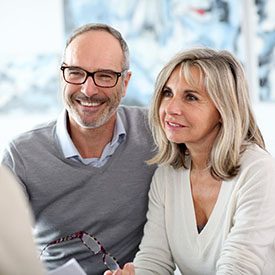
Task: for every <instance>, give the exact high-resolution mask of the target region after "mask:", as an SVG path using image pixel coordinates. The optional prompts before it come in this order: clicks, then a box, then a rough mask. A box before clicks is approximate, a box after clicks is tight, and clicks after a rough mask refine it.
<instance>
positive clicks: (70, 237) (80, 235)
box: [40, 231, 120, 271]
mask: <svg viewBox="0 0 275 275" xmlns="http://www.w3.org/2000/svg"><path fill="white" fill-rule="evenodd" d="M84 235H87V236H89V237H90V238H91V239H92V240H93V241H94V242H95V243H97V245H98V247H99V250H98V251H97V252H95V251H93V250H92V249H91V248H90V247H89V246H88V245H87V244H86V243H85V241H84V240H83V236H84ZM77 238H79V239H80V240H81V242H82V243H83V244H84V245H85V246H86V247H87V248H88V249H89V250H90V251H92V252H93V253H94V254H95V255H97V254H99V252H101V253H102V260H103V263H104V265H105V266H106V267H107V268H108V269H110V270H111V271H115V270H117V269H118V268H120V267H119V264H118V262H117V260H116V258H115V257H113V256H111V255H110V254H109V253H108V252H107V251H106V250H105V248H104V247H103V245H102V244H101V243H100V242H99V241H98V240H97V238H95V237H94V236H93V235H91V234H89V233H87V232H86V231H77V232H75V233H73V234H70V235H67V236H65V237H62V238H59V239H56V240H54V241H51V242H50V243H48V244H47V245H46V246H45V247H44V248H43V249H42V250H41V253H40V257H41V256H42V255H43V253H44V251H45V250H46V249H47V248H48V247H49V246H51V245H54V244H59V243H62V242H65V241H70V240H74V239H77ZM107 257H109V258H110V259H111V260H112V261H113V263H114V265H115V266H116V268H113V267H112V266H111V265H108V263H107V261H106V258H107Z"/></svg>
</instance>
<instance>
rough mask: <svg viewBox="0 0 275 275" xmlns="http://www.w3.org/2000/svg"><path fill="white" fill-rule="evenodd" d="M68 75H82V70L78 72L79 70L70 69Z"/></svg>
mask: <svg viewBox="0 0 275 275" xmlns="http://www.w3.org/2000/svg"><path fill="white" fill-rule="evenodd" d="M69 75H71V76H78V75H79V76H82V75H83V72H80V71H77V70H70V71H69Z"/></svg>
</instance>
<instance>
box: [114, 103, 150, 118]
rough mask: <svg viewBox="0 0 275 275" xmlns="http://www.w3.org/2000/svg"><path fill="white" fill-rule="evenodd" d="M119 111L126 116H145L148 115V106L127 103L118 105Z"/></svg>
mask: <svg viewBox="0 0 275 275" xmlns="http://www.w3.org/2000/svg"><path fill="white" fill-rule="evenodd" d="M118 112H119V113H121V114H125V115H127V116H130V117H133V116H143V117H144V116H146V117H147V115H148V108H147V107H142V106H129V105H120V106H119V110H118Z"/></svg>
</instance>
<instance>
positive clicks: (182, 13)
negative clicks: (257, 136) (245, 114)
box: [0, 0, 275, 156]
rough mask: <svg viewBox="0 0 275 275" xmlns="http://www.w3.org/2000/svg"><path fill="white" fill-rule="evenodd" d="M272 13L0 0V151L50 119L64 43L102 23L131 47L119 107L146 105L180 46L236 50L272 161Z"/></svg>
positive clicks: (239, 4)
mask: <svg viewBox="0 0 275 275" xmlns="http://www.w3.org/2000/svg"><path fill="white" fill-rule="evenodd" d="M274 14H275V2H274V1H272V0H242V1H238V0H228V1H226V0H197V1H196V0H77V1H75V0H47V1H43V0H25V1H21V0H9V1H4V0H0V34H1V46H0V48H1V51H0V126H1V129H2V131H1V134H0V150H2V149H3V147H4V146H5V144H6V142H7V141H8V140H10V139H11V138H12V137H13V136H15V135H17V134H18V133H20V132H22V131H25V130H26V129H29V128H31V127H33V126H34V125H35V124H38V123H41V122H44V121H47V120H49V119H52V118H55V117H56V115H57V114H58V112H59V111H60V109H61V106H62V103H61V99H60V91H59V66H60V62H61V57H62V51H63V46H64V43H65V39H66V37H67V35H68V34H69V33H70V32H71V31H72V30H73V29H74V28H76V27H78V26H80V25H81V24H84V23H88V22H103V23H108V24H111V25H113V26H114V27H115V28H117V29H118V30H120V31H121V32H122V34H123V36H124V37H125V39H126V40H127V42H128V44H129V48H130V54H131V70H132V72H133V77H132V79H131V83H130V86H129V90H128V94H127V96H126V98H125V100H124V103H125V104H134V105H145V106H146V105H148V103H149V102H150V98H151V95H152V91H153V86H154V80H155V78H156V76H157V73H158V72H159V70H160V69H161V67H162V66H163V64H164V63H165V62H166V61H167V60H168V59H169V58H170V57H171V56H172V55H174V54H175V53H176V52H177V51H179V50H181V49H184V48H189V47H192V46H202V45H204V46H209V47H213V48H217V49H227V50H230V51H232V52H233V53H235V54H236V55H237V56H238V57H239V58H240V60H241V61H242V63H243V64H244V66H245V69H246V72H247V77H248V80H249V86H250V91H251V99H252V102H253V107H254V110H255V113H256V118H257V119H258V123H259V125H260V128H261V130H262V132H263V134H264V137H265V140H266V143H267V148H268V149H269V151H270V152H271V153H272V154H273V155H274V156H275V127H274V126H272V125H273V123H272V120H273V117H275V106H274V104H275V57H274V54H275V52H274V49H275V47H274V45H275V20H274ZM232 134H233V133H232Z"/></svg>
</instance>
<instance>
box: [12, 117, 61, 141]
mask: <svg viewBox="0 0 275 275" xmlns="http://www.w3.org/2000/svg"><path fill="white" fill-rule="evenodd" d="M55 125H56V120H53V121H49V122H45V123H41V124H38V125H36V126H34V127H33V128H31V129H30V130H27V131H25V132H22V133H20V134H18V135H17V136H15V137H14V138H13V140H12V142H13V143H15V144H19V143H25V142H28V143H30V142H32V141H34V140H38V139H41V138H42V137H46V136H50V134H51V133H52V130H53V129H54V127H55Z"/></svg>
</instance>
